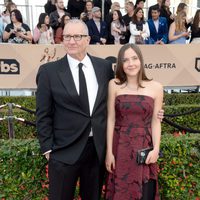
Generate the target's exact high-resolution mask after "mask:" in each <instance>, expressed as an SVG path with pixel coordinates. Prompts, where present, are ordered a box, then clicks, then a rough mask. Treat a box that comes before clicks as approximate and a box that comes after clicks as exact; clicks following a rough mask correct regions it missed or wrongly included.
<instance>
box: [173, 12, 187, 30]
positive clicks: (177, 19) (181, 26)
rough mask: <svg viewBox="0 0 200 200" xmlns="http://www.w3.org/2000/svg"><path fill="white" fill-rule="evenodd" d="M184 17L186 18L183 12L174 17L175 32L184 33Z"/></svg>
mask: <svg viewBox="0 0 200 200" xmlns="http://www.w3.org/2000/svg"><path fill="white" fill-rule="evenodd" d="M184 17H186V12H185V11H180V12H179V13H178V14H177V16H176V17H175V26H176V32H183V31H186V28H185V20H183V18H184Z"/></svg>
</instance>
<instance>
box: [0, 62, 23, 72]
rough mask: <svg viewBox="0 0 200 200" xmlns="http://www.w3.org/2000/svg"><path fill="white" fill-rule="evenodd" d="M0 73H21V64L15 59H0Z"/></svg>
mask: <svg viewBox="0 0 200 200" xmlns="http://www.w3.org/2000/svg"><path fill="white" fill-rule="evenodd" d="M0 74H20V65H19V63H18V62H17V61H16V60H15V59H0Z"/></svg>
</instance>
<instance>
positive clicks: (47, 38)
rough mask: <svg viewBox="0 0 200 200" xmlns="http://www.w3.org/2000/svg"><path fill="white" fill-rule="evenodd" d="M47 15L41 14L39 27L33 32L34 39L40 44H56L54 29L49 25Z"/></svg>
mask: <svg viewBox="0 0 200 200" xmlns="http://www.w3.org/2000/svg"><path fill="white" fill-rule="evenodd" d="M49 22H50V20H49V16H48V14H47V13H41V14H40V16H39V21H38V24H37V26H36V27H35V29H34V31H33V39H34V42H35V43H38V44H54V39H53V29H52V28H51V27H50V25H49Z"/></svg>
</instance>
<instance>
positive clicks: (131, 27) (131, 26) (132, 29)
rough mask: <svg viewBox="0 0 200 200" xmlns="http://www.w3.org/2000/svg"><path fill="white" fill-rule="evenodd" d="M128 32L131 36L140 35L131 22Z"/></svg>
mask: <svg viewBox="0 0 200 200" xmlns="http://www.w3.org/2000/svg"><path fill="white" fill-rule="evenodd" d="M130 32H131V35H140V34H141V31H138V30H137V28H136V25H135V24H133V23H132V22H130Z"/></svg>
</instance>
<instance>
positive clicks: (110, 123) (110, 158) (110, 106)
mask: <svg viewBox="0 0 200 200" xmlns="http://www.w3.org/2000/svg"><path fill="white" fill-rule="evenodd" d="M114 80H115V79H112V80H111V81H110V82H109V86H108V102H107V112H108V114H107V151H106V161H105V163H106V168H107V170H108V171H109V172H110V173H112V170H113V169H115V159H114V155H113V132H114V125H115V95H116V94H115V93H116V92H115V85H116V83H115V82H114Z"/></svg>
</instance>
